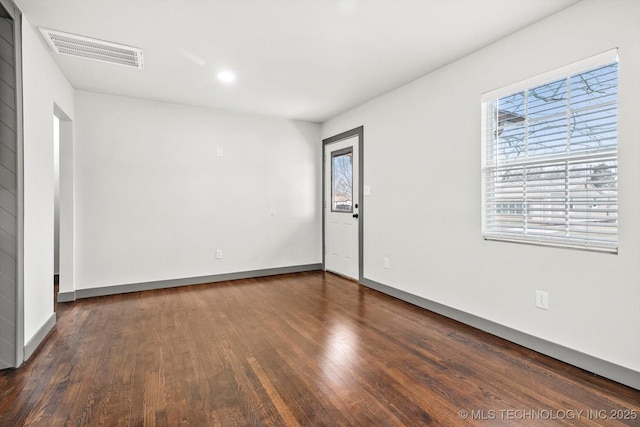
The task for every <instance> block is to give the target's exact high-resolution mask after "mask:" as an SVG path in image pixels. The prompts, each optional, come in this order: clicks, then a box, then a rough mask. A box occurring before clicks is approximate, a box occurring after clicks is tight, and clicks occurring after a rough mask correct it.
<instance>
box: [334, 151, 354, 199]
mask: <svg viewBox="0 0 640 427" xmlns="http://www.w3.org/2000/svg"><path fill="white" fill-rule="evenodd" d="M331 210H332V211H333V212H352V211H353V148H352V147H349V148H346V149H344V150H339V151H334V152H333V153H331Z"/></svg>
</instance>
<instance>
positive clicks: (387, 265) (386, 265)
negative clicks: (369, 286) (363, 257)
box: [382, 257, 391, 269]
mask: <svg viewBox="0 0 640 427" xmlns="http://www.w3.org/2000/svg"><path fill="white" fill-rule="evenodd" d="M382 265H384V268H387V269H388V268H391V264H390V263H389V257H384V258H383V259H382Z"/></svg>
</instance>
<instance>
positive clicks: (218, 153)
mask: <svg viewBox="0 0 640 427" xmlns="http://www.w3.org/2000/svg"><path fill="white" fill-rule="evenodd" d="M216 156H218V157H222V156H224V149H223V148H222V147H216Z"/></svg>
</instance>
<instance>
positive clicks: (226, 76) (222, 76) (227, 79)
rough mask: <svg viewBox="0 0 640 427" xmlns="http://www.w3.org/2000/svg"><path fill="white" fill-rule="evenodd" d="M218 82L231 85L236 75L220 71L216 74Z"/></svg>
mask: <svg viewBox="0 0 640 427" xmlns="http://www.w3.org/2000/svg"><path fill="white" fill-rule="evenodd" d="M218 80H220V81H221V82H223V83H233V82H234V81H235V80H236V75H235V74H233V73H232V72H231V71H220V72H219V73H218Z"/></svg>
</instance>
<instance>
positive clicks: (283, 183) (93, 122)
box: [74, 91, 322, 289]
mask: <svg viewBox="0 0 640 427" xmlns="http://www.w3.org/2000/svg"><path fill="white" fill-rule="evenodd" d="M75 123H76V127H75V130H76V139H75V141H76V151H75V159H74V161H75V164H76V168H75V177H74V178H75V182H76V194H75V203H76V205H75V208H76V209H75V215H76V216H75V220H76V241H75V243H76V259H75V260H76V266H77V276H76V289H87V288H97V287H104V286H112V285H122V284H134V283H140V282H148V281H160V280H170V279H181V278H190V277H199V276H207V275H215V274H223V273H232V272H242V271H252V270H260V269H267V268H279V267H289V266H298V265H307V264H315V263H320V262H321V261H322V254H321V212H322V211H321V209H320V205H321V195H320V188H321V187H320V185H321V184H320V179H321V175H320V174H321V169H320V163H321V160H320V159H321V140H320V125H318V124H313V123H306V122H298V121H291V120H280V119H272V118H265V117H257V116H248V115H240V114H233V113H224V112H219V111H213V110H206V109H200V108H192V107H184V106H178V105H172V104H165V103H159V102H153V101H145V100H139V99H131V98H124V97H118V96H110V95H101V94H96V93H91V92H84V91H77V92H76V121H75ZM218 148H220V149H222V150H223V156H222V157H218V156H217V149H218ZM217 249H222V250H223V259H222V260H216V259H215V252H216V250H217Z"/></svg>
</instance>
